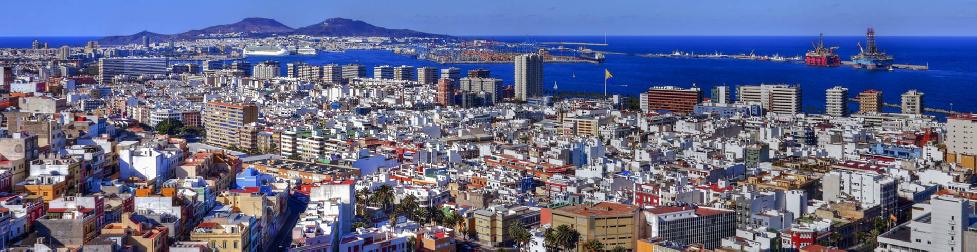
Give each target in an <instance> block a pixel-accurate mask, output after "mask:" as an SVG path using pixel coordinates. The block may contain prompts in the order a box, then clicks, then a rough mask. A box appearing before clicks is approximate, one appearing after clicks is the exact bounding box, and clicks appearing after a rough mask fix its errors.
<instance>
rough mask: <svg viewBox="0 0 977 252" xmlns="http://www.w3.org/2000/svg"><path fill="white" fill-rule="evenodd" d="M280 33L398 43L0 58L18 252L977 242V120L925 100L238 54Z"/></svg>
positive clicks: (0, 225)
mask: <svg viewBox="0 0 977 252" xmlns="http://www.w3.org/2000/svg"><path fill="white" fill-rule="evenodd" d="M268 41H277V42H278V43H294V44H293V45H292V47H293V48H299V47H301V48H303V50H304V52H303V53H315V50H317V49H318V50H331V51H335V50H345V49H355V48H361V49H362V48H368V49H379V50H394V47H396V46H390V45H391V44H392V43H395V42H396V41H398V40H394V39H390V38H377V37H370V38H316V39H315V40H311V39H309V38H295V37H277V38H266V39H261V40H247V39H233V38H232V39H200V40H191V41H180V42H176V43H174V42H166V43H151V42H150V41H148V39H145V38H144V39H143V43H141V44H129V45H114V46H102V45H99V44H98V43H97V42H94V41H92V42H89V43H88V44H87V45H85V46H84V47H68V46H64V47H60V48H48V47H47V46H46V45H45V43H44V42H43V41H35V43H34V46H33V48H29V49H10V48H8V49H0V63H2V65H0V90H2V91H0V92H2V94H3V97H2V98H3V100H2V101H0V107H2V108H3V110H2V121H0V122H2V123H0V250H3V251H181V252H183V251H221V252H223V251H286V250H287V251H340V252H365V251H384V252H387V251H436V252H445V251H533V252H536V251H587V252H590V251H614V252H618V251H818V252H822V251H844V250H855V251H880V252H882V251H886V252H887V251H977V225H973V224H974V223H977V215H975V207H974V205H975V204H974V201H975V200H977V188H975V186H974V185H975V176H974V170H975V169H977V115H974V114H969V113H955V112H951V113H949V114H948V115H946V117H945V118H943V117H942V116H940V117H935V116H932V115H929V114H926V112H927V111H925V109H924V102H923V101H924V94H923V93H921V92H919V91H916V90H884V92H898V93H900V94H902V95H901V101H900V103H899V104H887V103H885V101H883V99H882V92H883V91H880V90H849V89H847V88H846V87H843V86H837V87H833V88H831V89H828V90H809V89H804V90H803V91H804V92H818V93H820V92H824V95H825V101H826V102H825V104H824V109H823V111H825V113H824V114H811V113H803V112H802V109H801V106H802V101H801V97H802V95H801V94H802V87H801V86H799V85H795V84H790V83H772V84H770V83H742V84H739V85H737V86H717V87H713V88H711V89H709V90H703V89H700V88H698V87H696V86H695V85H682V84H678V85H675V86H671V85H663V86H655V87H652V88H650V89H648V90H647V91H645V92H642V93H641V95H640V96H635V97H626V96H620V95H609V96H608V95H607V94H604V95H599V94H598V95H591V96H589V97H588V98H583V97H579V96H578V97H571V96H561V95H560V94H559V92H560V91H559V90H557V89H556V88H555V87H553V88H552V89H551V88H548V86H547V87H544V80H543V76H544V72H545V64H544V63H545V62H548V61H549V60H550V59H549V58H547V57H550V56H548V55H547V53H546V51H545V50H541V51H540V52H539V53H520V54H519V55H511V57H510V56H507V57H506V58H505V60H507V62H509V64H513V69H514V76H513V80H514V81H513V83H504V82H503V80H501V79H498V78H495V77H493V75H492V73H490V72H489V71H488V70H484V69H474V70H470V71H467V72H465V73H463V72H462V71H461V69H458V68H453V67H451V68H441V69H438V68H433V67H413V66H376V67H372V68H370V69H367V67H366V66H363V65H357V64H344V65H340V64H323V65H315V64H307V63H303V62H275V61H265V62H260V63H254V64H251V63H249V62H248V61H243V60H234V59H241V57H246V56H248V55H247V54H248V53H252V54H259V55H260V54H262V53H264V54H267V53H268V50H272V49H273V50H274V51H276V52H277V51H287V49H286V48H288V46H285V47H280V48H270V47H267V46H264V45H267V42H268ZM296 41H298V42H296ZM304 41H314V42H308V43H306V42H304ZM399 41H402V42H403V41H408V42H404V43H409V41H410V40H399ZM466 43H467V42H466ZM262 46H264V47H262ZM309 50H312V51H311V52H310V51H309ZM397 50H400V49H397ZM201 55H205V56H206V57H202V56H201ZM510 58H511V59H510ZM227 59H231V60H227ZM450 60H457V59H442V61H450ZM463 60H485V59H484V58H476V59H472V58H465V59H463ZM605 78H611V79H612V78H613V77H612V75H611V73H610V71H608V72H607V73H606V77H605ZM594 85H600V84H599V83H595V84H594ZM734 93H735V99H734V95H733V94H734ZM961 95H965V94H961ZM850 105H851V106H850ZM849 107H857V109H851V111H849ZM886 107H898V108H897V109H885V108H886ZM888 110H899V111H898V113H889V112H887V111H888Z"/></svg>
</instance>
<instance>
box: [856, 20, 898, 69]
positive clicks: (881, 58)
mask: <svg viewBox="0 0 977 252" xmlns="http://www.w3.org/2000/svg"><path fill="white" fill-rule="evenodd" d="M858 50H859V51H860V52H859V53H858V55H855V56H852V57H851V61H852V66H854V67H856V68H865V69H872V70H876V69H878V70H892V56H889V55H888V54H885V52H881V51H879V48H878V47H876V46H875V29H873V28H871V27H869V28H868V32H866V34H865V48H862V44H861V43H859V44H858Z"/></svg>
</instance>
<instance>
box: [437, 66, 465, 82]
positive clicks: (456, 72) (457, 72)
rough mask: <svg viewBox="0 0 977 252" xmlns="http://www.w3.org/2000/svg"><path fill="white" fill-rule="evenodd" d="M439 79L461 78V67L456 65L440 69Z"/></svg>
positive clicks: (456, 79)
mask: <svg viewBox="0 0 977 252" xmlns="http://www.w3.org/2000/svg"><path fill="white" fill-rule="evenodd" d="M441 79H452V80H455V81H458V80H460V79H461V69H458V68H457V67H449V68H443V69H441Z"/></svg>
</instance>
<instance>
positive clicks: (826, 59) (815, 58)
mask: <svg viewBox="0 0 977 252" xmlns="http://www.w3.org/2000/svg"><path fill="white" fill-rule="evenodd" d="M813 47H814V49H813V50H810V51H807V53H806V54H804V64H807V65H808V66H821V67H836V66H840V65H841V57H839V56H838V54H837V53H835V49H838V47H835V46H832V47H824V33H822V34H820V35H818V42H817V43H816V44H814V45H813Z"/></svg>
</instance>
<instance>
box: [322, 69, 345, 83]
mask: <svg viewBox="0 0 977 252" xmlns="http://www.w3.org/2000/svg"><path fill="white" fill-rule="evenodd" d="M322 81H323V82H326V83H334V84H340V83H343V82H344V78H343V67H341V66H339V65H337V64H327V65H323V66H322Z"/></svg>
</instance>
